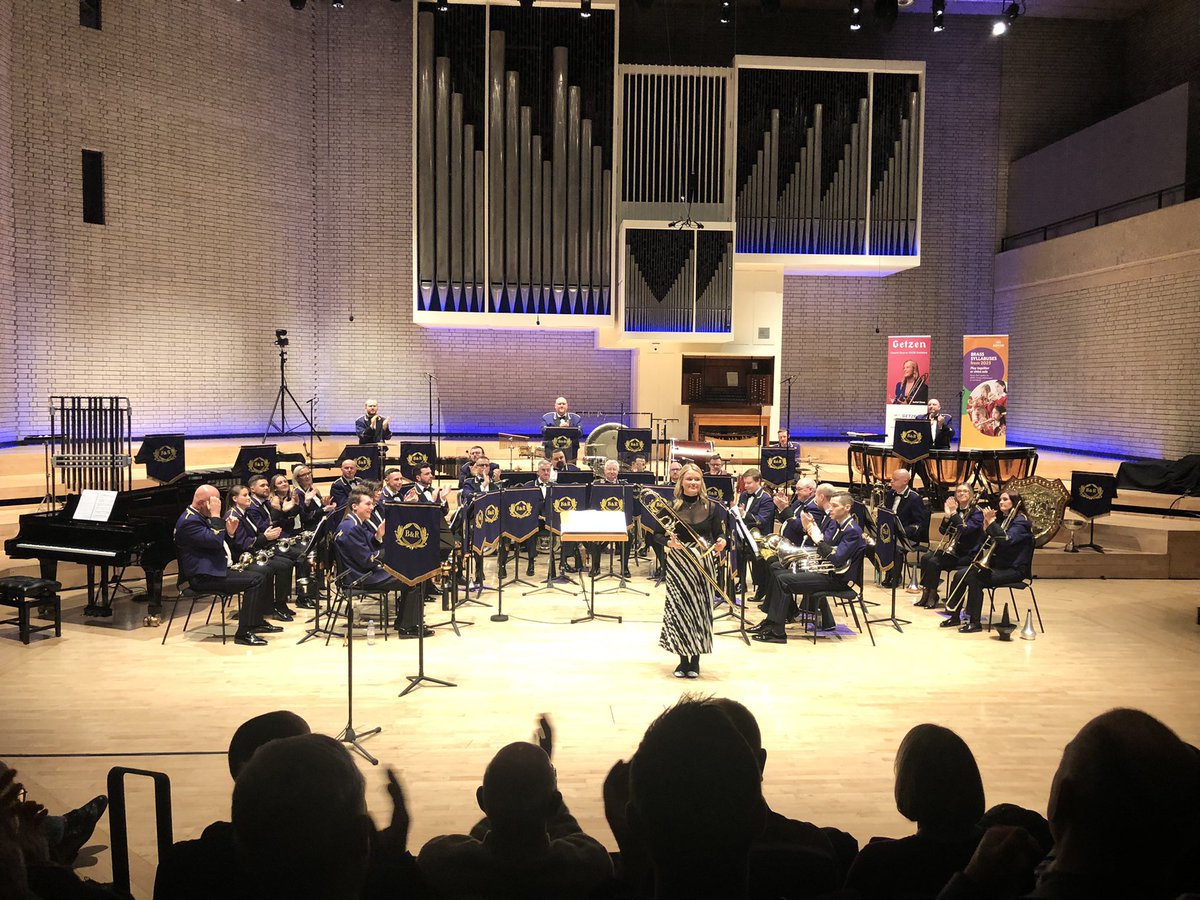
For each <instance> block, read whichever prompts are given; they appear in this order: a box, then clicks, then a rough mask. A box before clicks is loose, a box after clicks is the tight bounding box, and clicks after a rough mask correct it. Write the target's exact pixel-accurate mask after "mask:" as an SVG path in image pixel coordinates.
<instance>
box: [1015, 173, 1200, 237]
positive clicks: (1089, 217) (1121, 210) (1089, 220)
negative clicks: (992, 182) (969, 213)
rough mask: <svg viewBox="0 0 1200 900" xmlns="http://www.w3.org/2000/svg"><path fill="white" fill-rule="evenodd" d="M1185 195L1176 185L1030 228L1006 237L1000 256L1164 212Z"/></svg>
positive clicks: (1185, 190) (1181, 185)
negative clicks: (1111, 223)
mask: <svg viewBox="0 0 1200 900" xmlns="http://www.w3.org/2000/svg"><path fill="white" fill-rule="evenodd" d="M1186 194H1187V185H1184V184H1177V185H1174V186H1173V187H1169V188H1163V189H1162V190H1161V191H1155V192H1153V193H1150V194H1143V195H1142V196H1140V197H1134V198H1132V199H1130V200H1122V201H1121V202H1120V203H1113V204H1111V205H1109V206H1104V207H1101V208H1100V209H1094V210H1092V211H1091V212H1087V213H1084V214H1083V215H1080V216H1072V217H1071V218H1069V219H1063V220H1061V221H1058V222H1054V223H1053V224H1050V225H1043V226H1042V227H1040V228H1031V229H1030V230H1029V231H1022V232H1021V233H1020V234H1013V235H1009V236H1008V237H1006V238H1003V239H1002V240H1001V241H1000V250H1001V251H1002V252H1003V251H1006V250H1016V249H1017V248H1019V247H1028V246H1030V245H1032V244H1040V243H1042V242H1043V241H1048V240H1051V239H1053V238H1057V237H1063V236H1065V235H1068V234H1075V233H1076V232H1079V231H1087V230H1088V229H1089V228H1096V227H1098V226H1100V225H1107V224H1109V223H1110V222H1119V221H1120V220H1121V219H1129V218H1132V217H1133V216H1140V215H1142V214H1144V213H1148V212H1154V211H1155V210H1159V209H1165V208H1166V207H1168V206H1174V205H1176V204H1177V203H1182V202H1183V201H1184V200H1185V199H1186Z"/></svg>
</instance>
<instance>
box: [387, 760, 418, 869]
mask: <svg viewBox="0 0 1200 900" xmlns="http://www.w3.org/2000/svg"><path fill="white" fill-rule="evenodd" d="M387 779H388V785H387V791H388V796H389V797H391V798H392V820H391V822H389V823H388V826H387V828H385V829H383V831H382V832H380V835H379V836H380V839H381V841H382V843H383V845H384V847H385V848H386V849H387V850H388V851H389V852H393V853H404V852H405V851H406V850H407V849H408V829H409V827H410V826H411V825H412V819H411V817H410V816H409V814H408V804H407V802H405V799H404V787H403V786H402V785H401V784H400V779H399V778H397V777H396V770H395V769H393V768H392V767H391V766H388V769H387Z"/></svg>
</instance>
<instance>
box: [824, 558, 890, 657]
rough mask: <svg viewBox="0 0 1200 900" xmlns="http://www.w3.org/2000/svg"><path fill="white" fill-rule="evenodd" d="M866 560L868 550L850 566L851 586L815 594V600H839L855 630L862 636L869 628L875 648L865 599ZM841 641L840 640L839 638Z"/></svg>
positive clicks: (868, 631) (873, 644) (868, 633)
mask: <svg viewBox="0 0 1200 900" xmlns="http://www.w3.org/2000/svg"><path fill="white" fill-rule="evenodd" d="M865 560H866V548H863V550H861V551H860V552H859V554H858V558H857V559H855V560H854V561H853V562H852V563H851V564H850V586H849V587H847V588H844V589H843V590H840V591H829V592H826V593H821V594H813V600H814V602H816V603H818V604H819V603H820V602H821V600H822V598H826V597H832V598H833V599H835V600H837V602H838V605H839V606H841V607H842V609H843V610H848V611H849V612H850V615H851V617H852V618H853V619H854V630H855V631H857V632H858V633H859V634H862V630H863V625H866V627H867V636H868V637H870V639H871V646H872V647H874V646H875V633H874V632H873V631H872V630H871V618H870V616H868V615H867V602H866V600H865V598H864V597H863V570H864V563H865ZM860 611H861V612H862V622H861V623H860V622H859V619H858V614H859V612H860ZM839 640H840V638H839ZM816 642H817V633H816V629H814V630H813V643H814V644H815V643H816Z"/></svg>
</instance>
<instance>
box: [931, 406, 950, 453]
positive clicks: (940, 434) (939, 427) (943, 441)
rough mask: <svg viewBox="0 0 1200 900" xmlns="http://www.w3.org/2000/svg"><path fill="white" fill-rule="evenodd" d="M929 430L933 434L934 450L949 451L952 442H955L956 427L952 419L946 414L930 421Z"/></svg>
mask: <svg viewBox="0 0 1200 900" xmlns="http://www.w3.org/2000/svg"><path fill="white" fill-rule="evenodd" d="M929 428H930V430H931V431H932V433H933V449H934V450H949V449H950V442H951V441H952V440H954V425H953V423H952V422H951V420H950V417H949V416H948V415H946V414H944V413H942V414H939V415H936V416H934V417H933V418H932V419H930V420H929Z"/></svg>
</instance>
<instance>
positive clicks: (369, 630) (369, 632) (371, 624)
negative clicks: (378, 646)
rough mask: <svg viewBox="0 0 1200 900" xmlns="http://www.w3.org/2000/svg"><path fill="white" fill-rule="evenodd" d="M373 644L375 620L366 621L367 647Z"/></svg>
mask: <svg viewBox="0 0 1200 900" xmlns="http://www.w3.org/2000/svg"><path fill="white" fill-rule="evenodd" d="M374 643H375V620H374V619H367V646H370V645H371V644H374Z"/></svg>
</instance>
